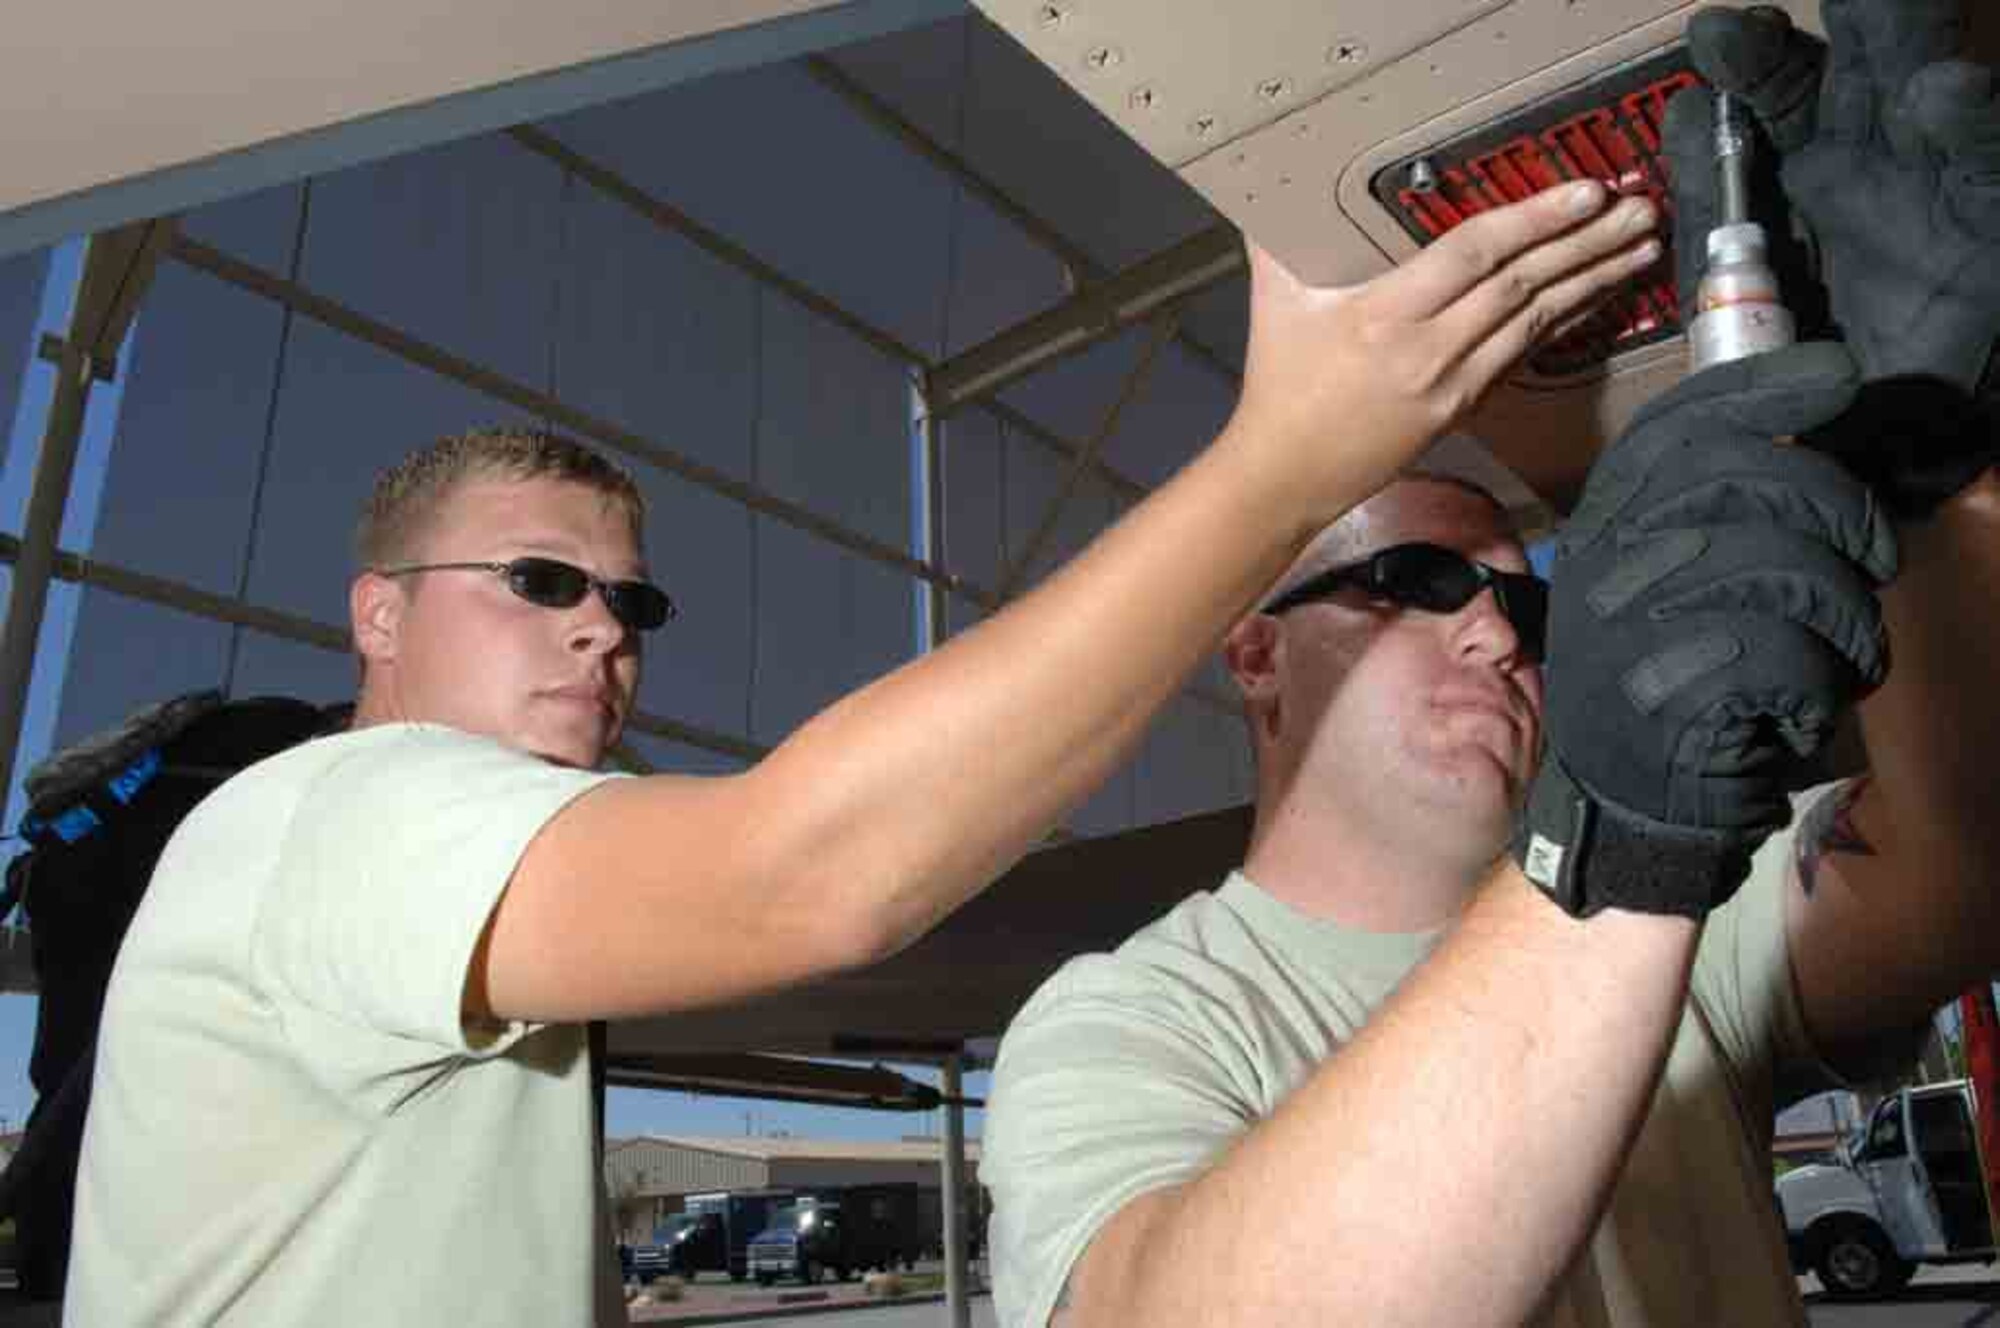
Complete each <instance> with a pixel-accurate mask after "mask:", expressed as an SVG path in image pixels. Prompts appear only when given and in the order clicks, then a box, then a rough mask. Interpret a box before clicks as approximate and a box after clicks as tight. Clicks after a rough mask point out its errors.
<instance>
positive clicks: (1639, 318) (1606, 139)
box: [1373, 51, 1700, 377]
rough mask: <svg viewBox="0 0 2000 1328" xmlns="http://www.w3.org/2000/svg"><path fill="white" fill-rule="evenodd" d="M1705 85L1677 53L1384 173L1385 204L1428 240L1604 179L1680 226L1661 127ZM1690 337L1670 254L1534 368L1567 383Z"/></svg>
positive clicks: (1380, 178) (1380, 186)
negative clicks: (1673, 104)
mask: <svg viewBox="0 0 2000 1328" xmlns="http://www.w3.org/2000/svg"><path fill="white" fill-rule="evenodd" d="M1698 86H1700V80H1699V79H1698V78H1696V77H1695V75H1694V73H1693V72H1692V71H1691V70H1689V69H1688V68H1687V60H1686V53H1685V52H1684V51H1673V52H1669V53H1667V54H1666V55H1664V56H1659V57H1655V58H1653V59H1651V60H1648V61H1645V62H1643V63H1641V64H1639V65H1635V66H1632V67H1629V68H1627V69H1625V70H1622V71H1619V72H1618V73H1615V74H1613V75H1612V76H1610V77H1609V78H1607V79H1604V80H1601V81H1599V82H1598V83H1596V84H1594V85H1592V86H1591V87H1589V88H1584V89H1580V90H1576V91H1572V92H1570V93H1566V94H1564V95H1563V96H1560V97H1557V98H1554V99H1552V100H1550V101H1548V102H1544V103H1542V104H1540V105H1538V106H1531V107H1527V108H1525V109H1524V110H1522V111H1519V112H1516V113H1515V114H1513V115H1511V116H1509V117H1507V119H1506V120H1505V121H1503V122H1500V123H1498V124H1493V125H1487V126H1484V127H1482V128H1480V129H1478V130H1475V131H1473V132H1472V133H1469V134H1465V135H1461V136H1460V137H1459V138H1456V139H1454V140H1451V141H1450V142H1447V143H1444V144H1442V145H1440V146H1439V147H1437V148H1435V149H1433V150H1432V151H1429V152H1426V153H1423V154H1420V155H1418V156H1415V157H1410V158H1406V159H1404V160H1403V161H1400V162H1397V163H1394V164H1392V165H1390V166H1388V167H1386V168H1384V169H1383V170H1382V171H1380V172H1378V173H1377V175H1376V177H1375V181H1374V186H1373V189H1374V193H1375V196H1376V198H1377V199H1379V200H1380V201H1381V202H1382V204H1383V205H1384V206H1386V207H1388V208H1389V210H1390V211H1391V212H1392V213H1394V214H1395V215H1396V217H1397V220H1399V221H1401V222H1402V223H1403V226H1404V228H1405V229H1407V230H1408V231H1409V232H1410V234H1411V235H1412V236H1413V237H1415V238H1416V239H1418V240H1419V241H1422V242H1424V243H1429V242H1430V241H1432V240H1435V239H1437V238H1438V237H1439V236H1441V235H1443V234H1444V233H1445V232H1446V231H1449V230H1450V229H1451V228H1452V227H1454V226H1456V225H1458V224H1459V223H1460V222H1462V221H1464V220H1466V218H1468V217H1472V216H1476V215H1477V214H1479V213H1481V212H1484V211H1486V210H1487V209H1488V208H1491V207H1496V206H1498V205H1500V204H1502V203H1510V202H1516V201H1518V200H1520V199H1523V198H1527V197H1529V196H1530V195H1532V194H1536V193H1539V192H1540V191H1541V190H1543V189H1546V188H1548V187H1549V186H1551V185H1556V184H1561V183H1562V182H1563V181H1565V180H1581V179H1595V180H1601V181H1603V182H1604V184H1605V185H1606V186H1608V187H1609V188H1610V189H1612V190H1613V191H1615V192H1617V193H1619V194H1643V195H1645V196H1647V197H1649V198H1651V199H1652V200H1653V201H1654V203H1655V204H1657V205H1658V207H1659V209H1660V213H1661V216H1662V217H1664V218H1666V220H1667V224H1668V226H1671V224H1672V219H1673V195H1672V190H1671V188H1670V187H1669V185H1668V181H1667V172H1666V167H1665V165H1664V163H1663V162H1662V161H1661V159H1660V155H1659V154H1660V126H1661V123H1662V122H1663V120H1664V118H1665V116H1666V106H1667V100H1668V99H1669V98H1670V97H1672V96H1673V95H1674V94H1676V93H1678V92H1680V91H1682V90H1683V89H1686V88H1692V87H1698ZM1418 162H1423V163H1425V164H1426V165H1428V167H1429V169H1430V173H1431V176H1432V181H1433V182H1432V183H1431V185H1430V187H1427V188H1417V187H1413V186H1412V185H1411V184H1410V182H1409V181H1410V171H1411V167H1412V166H1414V165H1416V164H1417V163H1418ZM1680 330H1681V317H1680V306H1679V300H1678V299H1677V297H1676V294H1675V290H1674V265H1673V259H1672V257H1671V253H1669V254H1668V255H1666V256H1663V257H1662V258H1661V260H1660V261H1659V262H1658V263H1656V264H1654V265H1653V266H1652V267H1650V268H1648V269H1647V270H1646V271H1645V272H1643V273H1641V274H1640V275H1639V276H1638V277H1637V278H1635V279H1634V280H1633V281H1631V282H1630V283H1628V284H1627V285H1626V286H1625V287H1623V288H1621V289H1620V291H1619V292H1618V294H1617V295H1616V296H1614V297H1613V299H1612V300H1611V301H1610V302H1609V303H1608V304H1607V305H1606V306H1605V307H1604V308H1603V309H1602V310H1600V311H1599V312H1598V313H1597V314H1596V315H1594V316H1593V317H1592V318H1590V319H1589V320H1588V321H1587V322H1585V323H1584V324H1582V325H1581V326H1579V327H1578V328H1576V329H1575V330H1573V331H1572V332H1570V333H1569V334H1568V335H1567V336H1564V337H1562V338H1561V339H1559V340H1557V341H1555V342H1553V343H1551V344H1550V345H1548V346H1545V347H1543V348H1542V349H1541V350H1540V351H1538V352H1536V354H1535V355H1534V356H1533V357H1531V359H1530V360H1529V365H1530V367H1531V368H1533V369H1534V370H1535V371H1536V372H1537V373H1540V374H1542V375H1544V376H1546V377H1566V376H1569V375H1573V374H1577V373H1582V372H1586V371H1588V370H1592V369H1595V368H1597V367H1599V366H1601V365H1602V364H1603V363H1604V362H1605V361H1606V360H1608V359H1610V358H1611V357H1612V356H1613V355H1617V354H1619V353H1620V352H1623V351H1627V350H1632V349H1635V348H1637V347H1639V346H1643V345H1647V344H1649V343H1651V342H1655V341H1662V340H1665V339H1666V338H1668V337H1671V336H1674V335H1676V334H1677V333H1679V332H1680Z"/></svg>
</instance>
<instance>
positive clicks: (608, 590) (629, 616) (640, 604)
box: [604, 581, 674, 632]
mask: <svg viewBox="0 0 2000 1328" xmlns="http://www.w3.org/2000/svg"><path fill="white" fill-rule="evenodd" d="M604 599H605V603H607V604H609V605H610V606H611V616H612V617H614V618H616V619H618V621H619V622H621V623H624V624H625V625H626V626H627V627H629V628H631V629H632V630H633V631H635V632H650V631H652V630H653V629H654V628H656V627H659V626H660V625H662V624H663V623H665V622H666V621H667V619H669V618H671V617H673V616H674V603H673V601H672V600H670V599H668V598H667V592H666V591H664V590H661V589H660V588H659V587H658V586H655V585H650V584H648V583H647V582H644V581H614V582H612V583H611V584H610V585H608V586H606V587H605V588H604Z"/></svg>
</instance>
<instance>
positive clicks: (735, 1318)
mask: <svg viewBox="0 0 2000 1328" xmlns="http://www.w3.org/2000/svg"><path fill="white" fill-rule="evenodd" d="M990 1294H992V1293H991V1292H989V1291H986V1290H983V1289H982V1290H979V1291H973V1292H970V1293H969V1296H970V1298H971V1299H973V1300H977V1299H979V1298H980V1297H981V1296H986V1295H990ZM943 1303H944V1293H943V1292H942V1291H933V1292H928V1293H926V1294H923V1295H917V1296H882V1297H876V1298H870V1299H853V1298H847V1299H841V1300H833V1299H827V1300H821V1301H814V1302H813V1303H811V1304H804V1305H766V1306H760V1307H758V1308H756V1309H732V1310H713V1311H698V1312H696V1313H693V1314H661V1315H657V1316H648V1317H647V1318H643V1319H633V1320H632V1322H633V1323H635V1324H665V1325H672V1328H682V1325H690V1326H691V1325H696V1324H705V1323H742V1322H745V1321H746V1320H754V1319H796V1318H804V1317H806V1316H807V1315H812V1314H839V1313H842V1312H843V1311H846V1310H874V1309H891V1308H893V1307H895V1306H898V1305H942V1304H943Z"/></svg>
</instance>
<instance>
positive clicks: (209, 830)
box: [64, 725, 625, 1328]
mask: <svg viewBox="0 0 2000 1328" xmlns="http://www.w3.org/2000/svg"><path fill="white" fill-rule="evenodd" d="M604 778H605V776H602V775H596V774H590V773H587V772H581V771H575V770H565V769H561V768H558V767H555V766H551V765H548V764H546V763H544V762H542V761H538V760H535V759H533V758H531V757H527V756H524V755H522V754H521V753H519V752H516V751H512V750H510V749H508V748H505V747H503V746H500V745H499V744H497V743H494V742H490V741H487V740H485V739H481V738H474V737H470V736H468V735H466V734H463V733H459V732H455V731H453V730H450V729H444V728H436V727H427V726H413V725H392V726H381V727H375V728H368V729H363V730H360V731H358V732H355V733H351V734H346V735H342V736H339V737H332V738H324V739H320V740H318V741H316V742H311V743H307V744H306V745H305V746H303V747H299V748H295V749H293V750H291V751H289V752H286V753H284V754H282V755H280V756H277V757H274V758H272V759H271V760H269V761H265V762H262V763H260V764H259V765H257V766H254V767H252V768H251V769H250V770H248V771H246V772H245V773H244V774H242V775H239V776H238V777H237V778H235V779H232V780H231V781H229V783H227V784H225V785H224V786H223V787H222V788H221V789H219V790H218V791H217V792H216V793H214V794H213V795H212V796H210V797H209V798H208V799H207V800H206V801H204V802H203V803H202V804H201V805H200V806H199V807H197V808H196V809H195V811H194V813H193V814H192V815H190V816H189V817H188V818H187V820H186V821H185V822H183V823H182V825H181V827H180V829H179V830H178V831H177V832H176V833H175V835H174V837H173V840H172V841H171V842H170V843H169V844H168V846H167V850H166V853H165V854H164V855H163V856H162V858H161V860H160V865H159V867H158V869H157V871H156V872H155V873H154V877H153V882H152V885H151V887H150V888H149V890H148V892H147V895H146V899H145V902H144V904H143V905H142V906H141V908H140V909H139V913H138V916H137V917H136V918H135V919H134V921H133V924H132V929H131V931H130V933H129V934H128V935H127V937H126V939H125V943H124V945H123V947H122V949H121V950H120V952H119V956H118V963H117V967H116V969H115V971H114V972H113V974H112V979H111V987H110V991H109V994H108V996H107V999H106V1004H105V1014H104V1025H103V1031H102V1033H101V1034H100V1038H99V1043H98V1051H97V1068H96V1077H95V1079H94V1080H93V1087H92V1097H91V1104H90V1116H89V1121H88V1123H87V1125H86V1127H85V1135H84V1147H83V1160H82V1168H81V1173H80V1175H79V1178H78V1184H77V1205H76V1223H75V1229H74V1230H75V1234H74V1240H73V1252H72V1256H71V1263H70V1271H69V1285H68V1291H67V1296H66V1299H65V1304H64V1320H65V1322H66V1323H69V1324H74V1325H77V1326H78V1328H113V1326H115V1325H120V1324H255V1325H259V1328H288V1326H291V1325H316V1324H324V1325H328V1328H336V1326H337V1328H358V1326H359V1325H376V1324H409V1325H418V1324H422V1325H433V1324H480V1325H486V1324H520V1325H524V1326H525V1325H534V1328H558V1326H560V1328H571V1326H577V1328H581V1326H582V1325H589V1324H593V1323H595V1324H600V1325H608V1324H617V1325H621V1328H622V1325H623V1324H624V1323H625V1313H624V1309H623V1305H622V1298H621V1296H620V1294H619V1285H618V1274H617V1258H616V1252H615V1249H614V1248H613V1246H612V1245H611V1240H610V1230H609V1226H608V1224H607V1223H606V1222H605V1221H604V1218H603V1198H602V1196H603V1184H602V1181H601V1179H600V1176H599V1172H598V1169H597V1166H596V1163H595V1154H594V1150H595V1146H596V1140H595V1137H594V1125H593V1120H592V1107H591V1092H590V1067H589V1055H588V1052H587V1049H586V1040H585V1037H584V1034H583V1030H582V1029H581V1028H579V1027H571V1026H535V1025H525V1024H511V1025H494V1026H491V1027H484V1028H480V1027H473V1028H468V1027H467V1026H466V1025H465V1024H464V1022H463V1020H462V1019H461V1014H460V1010H461V1001H462V999H463V992H464V988H465V978H466V972H467V968H468V965H469V963H470V960H471V955H472V951H473V947H474V945H475V943H476V942H477V940H478V938H479V935H480V932H481V931H482V930H483V929H484V927H485V924H486V920H487V917H488V915H489V914H490V913H491V912H492V909H493V906H494V904H495V903H496V902H497V901H498V900H499V898H500V894H501V891H502V890H503V889H504V888H505V886H506V884H507V881H508V879H509V877H510V876H511V875H512V874H513V870H514V866H515V864H516V862H517V861H518V860H519V859H520V856H521V854H522V852H523V850H524V849H525V848H526V847H527V845H528V843H529V841H530V840H532V839H533V838H534V836H535V834H536V833H537V832H538V831H539V830H540V829H541V827H542V826H543V825H544V824H545V823H546V822H547V821H548V820H549V818H550V817H551V816H553V815H554V814H555V813H556V812H557V811H558V810H559V809H560V808H562V807H563V806H564V805H565V804H566V803H568V802H569V801H570V800H571V799H573V798H575V797H576V796H577V795H579V794H580V793H582V792H584V791H585V790H587V789H589V788H592V787H594V786H595V785H596V784H597V783H599V782H600V781H601V780H602V779H604Z"/></svg>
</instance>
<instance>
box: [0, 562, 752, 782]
mask: <svg viewBox="0 0 2000 1328" xmlns="http://www.w3.org/2000/svg"><path fill="white" fill-rule="evenodd" d="M21 556H22V541H21V540H20V539H19V538H17V537H16V536H13V535H7V534H0V563H15V562H18V561H19V559H20V558H21ZM51 575H52V576H53V577H54V579H56V580H58V581H68V582H72V583H74V584H76V585H83V586H91V587H94V588H95V589H98V590H106V591H109V592H111V593H112V594H114V595H123V596H124V597H125V598H127V599H135V600H139V601H141V602H142V603H146V604H157V605H159V606H161V607H162V608H168V609H173V610H176V611H177V612H180V613H185V614H188V615H190V616H191V617H196V618H205V619H207V620H208V621H210V622H219V623H227V624H229V625H230V626H233V627H247V628H249V629H250V630H251V631H255V632H262V633H264V634H265V635H266V636H274V637H277V638H278V639H280V640H283V641H296V642H298V643H300V644H301V645H308V646H315V647H317V648H319V649H321V650H331V651H335V652H338V653H340V654H347V653H349V651H350V650H351V649H352V646H351V645H350V643H349V640H348V635H347V631H346V629H344V628H340V627H334V626H331V625H329V624H327V623H323V622H318V621H315V620H314V619H311V618H306V617H301V616H300V615H298V614H295V613H286V612H285V611H284V610H282V609H269V608H264V607H262V606H260V605H256V604H249V603H245V602H244V601H242V600H239V599H231V598H229V597H228V596H226V595H217V594H215V593H213V592H211V591H207V590H202V589H200V588H199V587H197V586H191V585H188V584H186V583H185V582H181V581H170V580H168V579H167V578H165V577H158V576H152V575H149V574H147V573H145V572H138V571H134V570H132V569H131V568H129V567H120V566H118V565H117V564H115V563H107V562H102V561H99V560H98V559H95V558H87V557H84V556H83V555H82V554H78V553H71V552H69V551H68V550H63V549H58V550H56V551H55V555H54V558H53V560H52V562H51ZM625 727H626V728H628V729H631V730H635V731H637V732H640V733H645V734H650V735H651V736H653V737H656V738H665V739H667V740H668V741H669V742H677V743H680V744H681V745H682V746H685V747H697V748H700V749H701V750H703V751H709V752H716V753H719V754H721V755H724V756H733V757H736V758H737V759H739V760H742V761H746V762H756V761H759V760H762V759H763V758H764V757H765V756H766V755H768V754H769V753H770V750H771V749H770V748H769V747H767V746H765V745H764V744H762V743H758V742H752V741H750V740H749V739H748V738H740V737H737V736H736V735H735V734H732V733H720V732H717V731H716V730H714V729H706V728H702V727H701V726H699V725H696V724H687V723H683V722H682V721H680V720H677V719H667V718H664V717H662V716H659V715H652V714H647V713H645V712H643V711H635V712H633V713H632V714H631V715H629V716H627V717H626V720H625ZM634 760H640V763H641V764H644V762H643V761H642V760H641V759H640V758H637V757H636V756H635V757H634Z"/></svg>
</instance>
